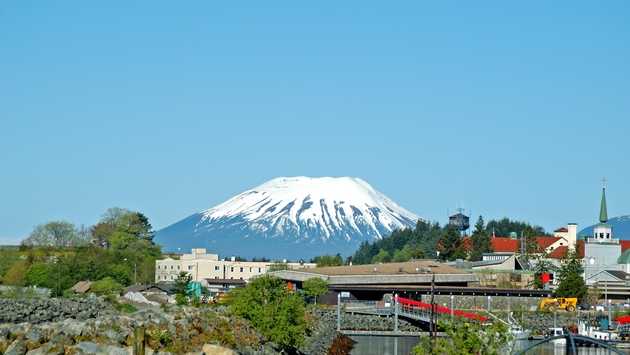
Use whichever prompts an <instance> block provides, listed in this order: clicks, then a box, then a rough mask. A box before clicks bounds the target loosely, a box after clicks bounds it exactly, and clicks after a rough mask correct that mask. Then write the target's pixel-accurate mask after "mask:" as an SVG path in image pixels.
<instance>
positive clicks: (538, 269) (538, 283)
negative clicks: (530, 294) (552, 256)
mask: <svg viewBox="0 0 630 355" xmlns="http://www.w3.org/2000/svg"><path fill="white" fill-rule="evenodd" d="M555 269H556V267H555V266H554V265H553V264H552V263H551V262H550V261H548V260H546V259H544V258H539V259H538V260H537V262H536V265H535V266H534V270H533V271H534V281H533V285H532V286H533V287H534V288H536V289H539V290H541V289H542V288H543V287H544V285H543V283H542V279H541V277H542V274H545V273H551V272H553V271H554V270H555Z"/></svg>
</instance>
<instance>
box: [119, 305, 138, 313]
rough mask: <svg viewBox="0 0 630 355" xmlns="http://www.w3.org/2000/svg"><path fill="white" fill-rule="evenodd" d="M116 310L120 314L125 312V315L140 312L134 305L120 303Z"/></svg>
mask: <svg viewBox="0 0 630 355" xmlns="http://www.w3.org/2000/svg"><path fill="white" fill-rule="evenodd" d="M116 309H117V310H118V311H119V312H123V313H134V312H135V311H137V310H138V309H137V308H136V307H135V306H134V305H132V304H129V303H118V304H117V305H116Z"/></svg>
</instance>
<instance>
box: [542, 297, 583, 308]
mask: <svg viewBox="0 0 630 355" xmlns="http://www.w3.org/2000/svg"><path fill="white" fill-rule="evenodd" d="M576 307H577V298H575V297H558V298H551V297H547V298H543V299H541V300H540V303H538V309H539V310H541V311H549V312H553V311H555V310H557V309H564V310H565V311H567V312H573V311H575V309H576Z"/></svg>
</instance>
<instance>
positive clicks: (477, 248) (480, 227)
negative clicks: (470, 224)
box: [469, 216, 492, 261]
mask: <svg viewBox="0 0 630 355" xmlns="http://www.w3.org/2000/svg"><path fill="white" fill-rule="evenodd" d="M470 240H471V243H472V249H471V250H470V256H469V258H470V260H471V261H479V260H482V258H483V253H490V252H492V246H491V243H490V233H488V231H487V230H486V228H485V225H484V221H483V217H482V216H479V219H478V220H477V223H475V230H474V231H473V233H472V236H471V237H470Z"/></svg>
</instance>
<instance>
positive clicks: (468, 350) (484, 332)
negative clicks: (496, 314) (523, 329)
mask: <svg viewBox="0 0 630 355" xmlns="http://www.w3.org/2000/svg"><path fill="white" fill-rule="evenodd" d="M440 327H441V328H443V329H444V331H445V332H446V334H447V336H446V337H440V338H437V339H435V343H434V344H432V343H431V338H429V337H426V336H423V337H422V338H421V340H420V343H419V344H418V345H417V346H416V347H414V348H413V351H412V353H413V354H414V355H425V354H426V355H429V354H449V355H469V354H484V355H500V354H507V349H506V347H507V344H508V343H509V341H510V339H511V335H510V333H509V332H508V329H507V327H506V326H505V325H504V324H502V323H500V322H495V323H493V324H492V325H489V326H483V327H482V326H481V325H479V324H478V323H475V322H465V321H458V322H453V323H441V324H440Z"/></svg>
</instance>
